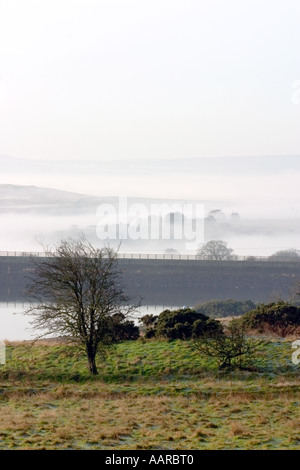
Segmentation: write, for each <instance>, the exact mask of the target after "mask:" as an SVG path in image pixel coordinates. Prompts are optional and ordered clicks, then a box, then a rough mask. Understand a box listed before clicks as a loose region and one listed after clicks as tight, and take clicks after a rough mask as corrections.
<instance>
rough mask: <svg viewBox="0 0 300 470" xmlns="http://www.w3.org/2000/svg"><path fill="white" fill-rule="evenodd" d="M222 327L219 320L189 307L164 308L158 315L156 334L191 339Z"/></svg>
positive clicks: (170, 337)
mask: <svg viewBox="0 0 300 470" xmlns="http://www.w3.org/2000/svg"><path fill="white" fill-rule="evenodd" d="M218 328H220V326H219V322H217V321H216V320H212V319H210V318H209V317H207V316H206V315H204V314H202V313H200V312H196V311H195V310H192V309H189V308H183V309H178V310H173V311H171V310H164V311H163V312H162V313H161V314H160V315H159V317H158V322H157V326H156V328H155V335H156V336H164V337H166V338H169V339H190V338H191V337H195V336H196V337H197V336H200V335H201V334H203V332H204V331H205V332H206V333H208V332H209V331H210V330H211V331H214V330H216V329H218Z"/></svg>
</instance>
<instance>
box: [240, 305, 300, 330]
mask: <svg viewBox="0 0 300 470" xmlns="http://www.w3.org/2000/svg"><path fill="white" fill-rule="evenodd" d="M236 321H238V322H239V323H240V324H241V325H243V326H244V327H245V328H246V329H247V330H248V331H249V330H255V331H257V332H259V333H270V332H271V333H275V334H279V335H280V336H282V337H285V336H287V335H289V334H293V333H295V332H296V331H297V329H299V328H300V308H299V307H296V306H294V305H291V304H289V303H287V302H283V301H279V302H277V303H275V302H272V303H269V304H260V305H258V306H257V307H256V308H255V309H253V310H251V311H249V312H247V313H245V315H243V316H242V317H241V318H240V319H239V320H236Z"/></svg>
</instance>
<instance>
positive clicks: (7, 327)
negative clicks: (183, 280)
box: [0, 302, 179, 341]
mask: <svg viewBox="0 0 300 470" xmlns="http://www.w3.org/2000/svg"><path fill="white" fill-rule="evenodd" d="M28 306H29V305H28V304H26V303H19V302H16V303H13V302H0V340H9V341H22V340H29V339H34V338H35V337H36V336H37V335H38V332H37V331H36V330H33V328H32V327H31V325H30V317H29V316H28V315H24V312H25V311H26V309H27V308H28ZM167 308H168V309H170V310H175V309H176V308H179V307H178V306H169V305H145V306H141V307H140V308H139V309H138V311H137V312H136V313H135V318H139V317H141V316H143V315H146V314H151V313H152V314H153V315H159V314H160V313H161V312H162V311H163V310H165V309H167Z"/></svg>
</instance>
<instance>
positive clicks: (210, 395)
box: [0, 340, 300, 450]
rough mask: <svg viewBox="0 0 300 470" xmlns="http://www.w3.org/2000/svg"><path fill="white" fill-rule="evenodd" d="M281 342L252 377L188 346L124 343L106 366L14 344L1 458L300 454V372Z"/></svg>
mask: <svg viewBox="0 0 300 470" xmlns="http://www.w3.org/2000/svg"><path fill="white" fill-rule="evenodd" d="M292 352H293V350H292V348H291V342H290V341H280V340H278V341H277V340H273V341H269V342H268V343H266V344H265V346H264V347H263V349H262V351H261V352H260V353H259V355H258V356H257V360H256V364H255V368H254V370H253V371H233V372H221V371H218V370H217V369H216V367H215V365H214V363H213V362H212V361H211V360H209V359H206V358H203V357H199V356H198V355H197V354H196V353H195V352H194V351H192V350H191V348H190V347H189V345H188V343H187V342H181V341H172V342H168V341H146V342H145V341H143V340H138V341H135V342H126V343H125V342H124V343H122V344H118V345H117V346H115V347H114V348H112V349H111V350H110V351H109V354H108V357H107V359H106V361H102V362H101V358H99V359H98V368H99V376H98V377H96V378H94V377H90V376H89V374H88V370H87V365H86V357H85V354H84V352H82V351H78V348H76V347H74V346H67V345H62V344H58V343H57V344H56V343H53V344H52V343H36V344H35V345H33V346H32V345H31V346H30V345H29V344H28V343H20V344H9V345H8V346H7V362H6V364H5V365H2V366H0V450H3V449H116V450H122V449H130V450H135V449H152V450H154V449H166V450H172V449H175V450H197V449H208V450H213V449H250V450H252V449H253V450H254V449H300V407H299V402H300V394H299V392H300V376H299V372H300V365H299V366H297V365H293V364H292V361H291V355H292Z"/></svg>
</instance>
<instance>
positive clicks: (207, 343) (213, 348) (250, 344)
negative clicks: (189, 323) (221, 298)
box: [192, 323, 260, 369]
mask: <svg viewBox="0 0 300 470" xmlns="http://www.w3.org/2000/svg"><path fill="white" fill-rule="evenodd" d="M259 345H260V342H259V341H257V340H253V339H249V338H246V335H245V330H244V328H242V327H241V326H240V325H237V324H235V323H232V324H229V326H228V329H227V331H226V332H225V331H224V330H223V329H221V328H219V329H217V330H216V331H215V332H211V331H210V332H209V333H208V334H203V335H201V336H199V337H198V338H194V340H193V342H192V346H193V348H194V349H196V350H197V351H198V352H200V353H201V354H204V355H205V356H208V357H213V358H215V360H216V362H217V364H218V367H219V369H225V368H234V367H238V368H240V369H243V368H246V367H248V366H249V365H250V364H251V362H252V360H253V356H254V353H255V351H256V350H257V348H258V346H259Z"/></svg>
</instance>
